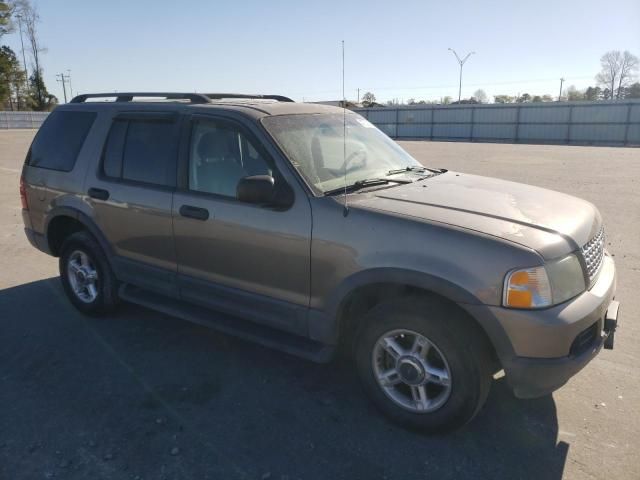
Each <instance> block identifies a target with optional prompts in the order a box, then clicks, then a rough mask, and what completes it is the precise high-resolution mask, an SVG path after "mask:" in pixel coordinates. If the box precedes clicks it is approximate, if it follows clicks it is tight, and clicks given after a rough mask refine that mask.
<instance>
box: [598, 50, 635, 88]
mask: <svg viewBox="0 0 640 480" xmlns="http://www.w3.org/2000/svg"><path fill="white" fill-rule="evenodd" d="M600 66H601V67H602V70H601V71H600V73H598V75H596V81H597V82H598V83H599V84H600V85H602V86H603V87H606V89H608V90H609V92H610V98H611V99H613V98H614V97H615V98H616V99H618V98H621V96H622V93H623V88H624V87H626V86H627V85H628V84H629V82H630V81H631V80H632V79H633V77H634V75H635V72H636V71H637V70H638V67H639V66H640V60H639V59H638V57H636V56H635V55H633V54H632V53H631V52H629V51H627V50H625V51H624V52H620V51H619V50H611V51H609V52H607V53H605V54H604V55H603V56H602V58H600Z"/></svg>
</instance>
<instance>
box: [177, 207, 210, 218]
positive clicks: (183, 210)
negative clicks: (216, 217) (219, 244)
mask: <svg viewBox="0 0 640 480" xmlns="http://www.w3.org/2000/svg"><path fill="white" fill-rule="evenodd" d="M180 215H182V216H183V217H187V218H195V219H196V220H208V219H209V210H207V209H206V208H200V207H193V206H191V205H182V206H181V207H180Z"/></svg>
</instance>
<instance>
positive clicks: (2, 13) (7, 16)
mask: <svg viewBox="0 0 640 480" xmlns="http://www.w3.org/2000/svg"><path fill="white" fill-rule="evenodd" d="M12 13H13V12H12V8H11V7H10V6H9V4H8V3H7V2H3V1H1V0H0V37H2V36H3V35H5V34H7V33H10V32H11V31H12V24H11V15H12Z"/></svg>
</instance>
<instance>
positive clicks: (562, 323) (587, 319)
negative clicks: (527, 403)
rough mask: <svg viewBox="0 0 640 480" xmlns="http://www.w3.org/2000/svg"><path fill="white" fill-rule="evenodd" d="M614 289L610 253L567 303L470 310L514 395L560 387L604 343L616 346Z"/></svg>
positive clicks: (527, 395) (530, 394) (537, 393)
mask: <svg viewBox="0 0 640 480" xmlns="http://www.w3.org/2000/svg"><path fill="white" fill-rule="evenodd" d="M615 291H616V271H615V264H614V262H613V259H612V258H611V257H610V256H609V255H608V254H607V255H605V258H604V260H603V266H602V270H601V272H600V274H599V277H598V280H597V281H596V283H595V284H594V285H593V287H592V288H591V289H590V290H588V291H586V292H584V293H583V294H581V295H579V296H578V297H576V298H574V299H573V300H571V301H569V302H566V303H563V304H561V305H558V306H556V307H552V308H548V309H545V310H538V311H533V310H512V309H507V308H502V307H492V306H467V307H468V308H467V310H468V311H469V313H471V314H472V315H474V316H475V318H476V319H478V321H479V322H480V323H482V324H483V326H484V327H485V330H486V331H487V333H488V334H489V337H490V338H491V340H492V342H493V345H494V347H495V349H496V353H497V355H498V357H499V359H500V362H501V364H502V367H503V368H504V371H505V373H506V377H507V381H508V383H509V385H510V386H511V388H512V389H513V391H514V394H515V395H516V396H517V397H519V398H532V397H538V396H542V395H546V394H548V393H551V392H553V391H554V390H556V389H558V388H559V387H561V386H562V385H564V384H565V383H566V382H567V381H568V380H569V379H570V378H571V377H572V376H573V375H575V374H576V373H578V372H579V371H580V370H581V369H582V368H584V366H585V365H586V364H587V363H589V362H590V361H591V360H592V359H593V358H594V357H595V356H596V355H597V354H598V353H599V352H600V350H601V349H602V347H603V346H606V347H607V348H612V347H613V332H614V331H615V328H616V326H617V320H618V302H615V301H614V300H613V299H614V297H615ZM605 320H606V321H605Z"/></svg>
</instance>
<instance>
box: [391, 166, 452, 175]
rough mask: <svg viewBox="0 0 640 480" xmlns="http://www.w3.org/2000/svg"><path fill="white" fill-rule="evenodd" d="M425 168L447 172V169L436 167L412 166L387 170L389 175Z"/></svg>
mask: <svg viewBox="0 0 640 480" xmlns="http://www.w3.org/2000/svg"><path fill="white" fill-rule="evenodd" d="M425 170H426V171H428V172H431V173H444V172H446V170H444V169H440V170H437V169H435V168H427V167H417V166H410V167H404V168H397V169H395V170H389V171H388V172H387V175H397V174H399V173H405V172H424V171H425Z"/></svg>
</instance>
